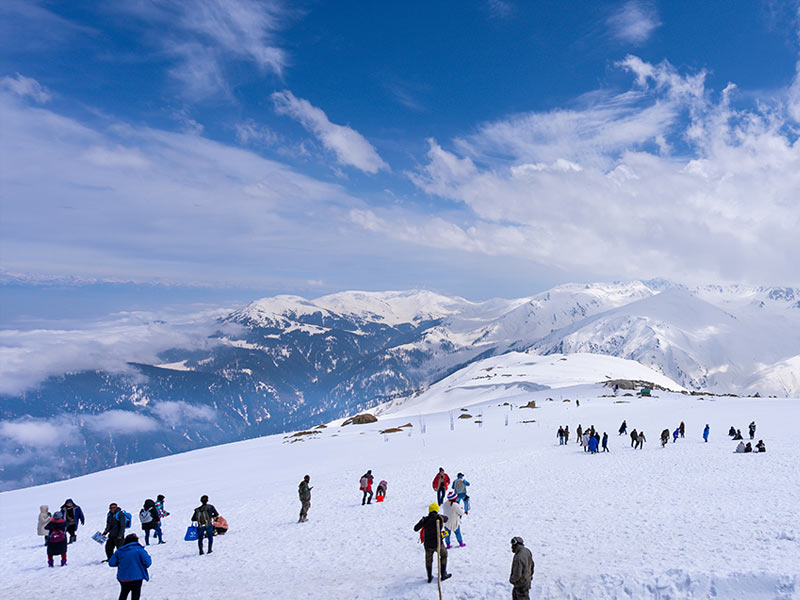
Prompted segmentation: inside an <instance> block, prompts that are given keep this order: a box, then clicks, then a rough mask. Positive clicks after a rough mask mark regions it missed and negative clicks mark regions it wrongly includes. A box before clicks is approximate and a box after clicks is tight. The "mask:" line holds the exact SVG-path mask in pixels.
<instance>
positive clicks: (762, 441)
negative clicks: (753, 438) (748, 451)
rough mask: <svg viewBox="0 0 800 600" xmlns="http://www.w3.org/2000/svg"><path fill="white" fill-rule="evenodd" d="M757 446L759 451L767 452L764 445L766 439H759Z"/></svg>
mask: <svg viewBox="0 0 800 600" xmlns="http://www.w3.org/2000/svg"><path fill="white" fill-rule="evenodd" d="M756 448H758V451H759V452H766V451H767V447H766V446H765V445H764V440H758V443H757V444H756Z"/></svg>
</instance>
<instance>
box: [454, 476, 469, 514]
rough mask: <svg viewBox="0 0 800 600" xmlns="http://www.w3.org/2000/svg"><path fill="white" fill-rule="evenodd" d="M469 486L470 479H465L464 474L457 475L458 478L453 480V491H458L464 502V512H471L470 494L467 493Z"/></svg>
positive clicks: (457, 494) (458, 495)
mask: <svg viewBox="0 0 800 600" xmlns="http://www.w3.org/2000/svg"><path fill="white" fill-rule="evenodd" d="M467 487H469V481H467V480H466V479H464V474H463V473H459V474H458V475H456V480H455V481H454V482H453V491H454V492H455V493H456V496H457V498H458V501H459V502H462V501H463V502H464V514H465V515H468V514H469V494H467Z"/></svg>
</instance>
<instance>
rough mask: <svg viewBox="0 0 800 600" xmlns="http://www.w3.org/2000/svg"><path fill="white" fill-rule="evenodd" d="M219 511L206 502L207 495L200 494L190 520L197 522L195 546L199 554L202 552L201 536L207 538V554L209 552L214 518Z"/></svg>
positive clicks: (212, 538)
mask: <svg viewBox="0 0 800 600" xmlns="http://www.w3.org/2000/svg"><path fill="white" fill-rule="evenodd" d="M218 516H219V513H218V512H217V509H216V508H214V505H213V504H209V503H208V496H206V495H205V494H203V495H202V496H200V506H198V507H197V508H195V509H194V513H192V521H193V522H195V523H197V547H198V548H199V549H200V554H201V555H202V554H203V536H205V537H207V538H208V554H211V552H212V550H211V547H212V546H213V544H214V518H215V517H218Z"/></svg>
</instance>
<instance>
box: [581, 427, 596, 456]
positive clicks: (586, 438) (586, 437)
mask: <svg viewBox="0 0 800 600" xmlns="http://www.w3.org/2000/svg"><path fill="white" fill-rule="evenodd" d="M592 437H593V436H591V435H590V434H589V430H588V429H587V430H586V431H584V432H583V444H581V445H582V446H583V451H584V452H589V439H590V438H592Z"/></svg>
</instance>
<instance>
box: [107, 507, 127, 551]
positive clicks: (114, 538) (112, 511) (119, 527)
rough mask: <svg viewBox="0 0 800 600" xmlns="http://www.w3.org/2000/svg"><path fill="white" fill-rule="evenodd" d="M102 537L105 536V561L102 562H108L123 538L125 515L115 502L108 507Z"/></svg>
mask: <svg viewBox="0 0 800 600" xmlns="http://www.w3.org/2000/svg"><path fill="white" fill-rule="evenodd" d="M103 535H104V536H106V559H105V560H104V561H103V562H108V561H109V559H110V558H111V555H112V554H114V550H116V549H117V548H118V547H119V546H121V545H122V540H123V539H124V538H125V513H124V512H123V511H122V509H121V508H120V507H119V506H117V503H116V502H112V503H111V504H109V505H108V514H107V515H106V528H105V529H104V530H103Z"/></svg>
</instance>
